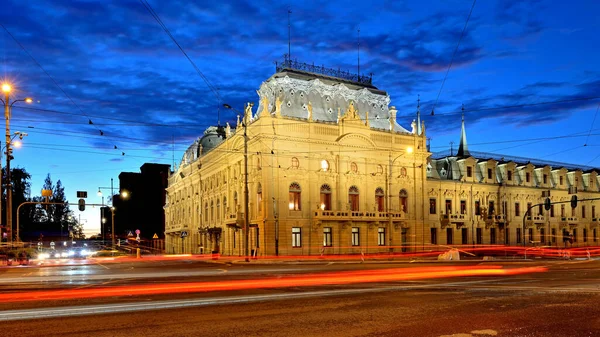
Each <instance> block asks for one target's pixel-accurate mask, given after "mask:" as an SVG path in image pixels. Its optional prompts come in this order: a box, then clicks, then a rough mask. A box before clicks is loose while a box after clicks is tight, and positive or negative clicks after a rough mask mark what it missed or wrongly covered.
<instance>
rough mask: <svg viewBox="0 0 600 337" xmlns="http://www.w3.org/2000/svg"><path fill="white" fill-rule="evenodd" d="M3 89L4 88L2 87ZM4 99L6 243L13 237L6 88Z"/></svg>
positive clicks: (8, 106)
mask: <svg viewBox="0 0 600 337" xmlns="http://www.w3.org/2000/svg"><path fill="white" fill-rule="evenodd" d="M3 89H4V88H3ZM4 93H5V97H4V98H5V101H4V118H5V119H6V184H5V185H6V226H7V228H8V230H9V234H8V235H7V243H12V241H13V239H12V236H13V233H12V230H13V226H12V184H11V177H10V152H11V151H10V103H9V102H10V101H9V98H10V97H9V93H10V88H9V89H8V90H4Z"/></svg>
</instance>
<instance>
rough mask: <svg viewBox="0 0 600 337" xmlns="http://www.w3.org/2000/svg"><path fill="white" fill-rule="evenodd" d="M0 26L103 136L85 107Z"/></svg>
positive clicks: (102, 133) (0, 24)
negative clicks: (76, 101) (85, 110)
mask: <svg viewBox="0 0 600 337" xmlns="http://www.w3.org/2000/svg"><path fill="white" fill-rule="evenodd" d="M0 26H2V28H3V29H4V30H5V31H6V33H7V34H8V35H9V36H10V37H11V38H12V39H13V40H14V41H15V42H16V43H17V44H18V45H19V47H21V49H23V51H24V52H25V54H27V56H29V58H30V59H31V60H32V61H33V62H34V63H35V64H36V65H37V66H38V67H39V68H40V69H42V71H43V72H44V74H46V76H48V78H50V80H52V83H54V85H55V86H56V87H57V88H58V89H60V91H62V93H63V94H64V95H65V96H66V97H67V98H68V99H69V101H71V103H73V105H74V106H75V107H77V109H78V110H79V112H81V114H82V115H84V116H85V117H87V118H88V120H89V125H93V127H94V128H95V129H96V130H97V131H98V132H99V133H100V135H101V136H103V135H104V132H103V131H102V130H100V128H98V126H96V125H94V123H93V122H92V119H91V118H90V117H89V116H88V115H87V114H86V113H85V112H84V111H83V109H81V107H80V106H79V105H78V104H77V103H75V101H74V100H73V98H71V96H69V94H67V92H66V91H65V90H64V89H63V88H62V87H61V86H60V85H59V84H58V82H57V81H56V80H55V79H54V78H53V77H52V76H51V75H50V74H49V73H48V72H47V71H46V69H44V67H42V65H41V64H40V63H39V62H38V61H37V60H36V59H35V57H33V55H31V54H30V53H29V52H28V51H27V49H25V47H24V46H23V45H22V44H21V42H19V40H17V38H16V37H15V36H14V35H12V33H11V32H10V31H9V30H8V29H7V28H6V27H5V26H4V25H3V24H2V23H0Z"/></svg>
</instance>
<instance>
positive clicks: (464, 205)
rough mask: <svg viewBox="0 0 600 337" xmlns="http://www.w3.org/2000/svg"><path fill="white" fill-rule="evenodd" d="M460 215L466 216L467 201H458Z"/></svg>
mask: <svg viewBox="0 0 600 337" xmlns="http://www.w3.org/2000/svg"><path fill="white" fill-rule="evenodd" d="M460 214H467V201H466V200H461V201H460Z"/></svg>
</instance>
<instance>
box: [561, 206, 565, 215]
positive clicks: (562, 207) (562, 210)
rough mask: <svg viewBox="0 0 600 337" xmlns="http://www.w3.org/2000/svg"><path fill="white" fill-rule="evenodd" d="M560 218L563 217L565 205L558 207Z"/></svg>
mask: <svg viewBox="0 0 600 337" xmlns="http://www.w3.org/2000/svg"><path fill="white" fill-rule="evenodd" d="M560 216H561V217H562V218H564V217H565V205H560Z"/></svg>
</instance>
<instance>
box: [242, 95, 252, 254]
mask: <svg viewBox="0 0 600 337" xmlns="http://www.w3.org/2000/svg"><path fill="white" fill-rule="evenodd" d="M248 104H251V103H248ZM242 125H243V126H244V231H245V233H244V234H245V235H244V241H245V246H246V252H245V253H246V262H250V257H249V254H248V248H249V247H248V236H249V235H250V233H249V229H250V226H249V223H248V222H249V221H250V216H249V214H248V135H247V132H246V131H247V129H248V120H247V118H246V116H244V123H243V124H242Z"/></svg>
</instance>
